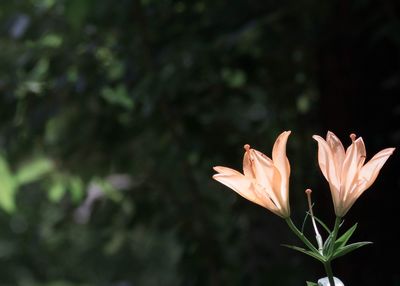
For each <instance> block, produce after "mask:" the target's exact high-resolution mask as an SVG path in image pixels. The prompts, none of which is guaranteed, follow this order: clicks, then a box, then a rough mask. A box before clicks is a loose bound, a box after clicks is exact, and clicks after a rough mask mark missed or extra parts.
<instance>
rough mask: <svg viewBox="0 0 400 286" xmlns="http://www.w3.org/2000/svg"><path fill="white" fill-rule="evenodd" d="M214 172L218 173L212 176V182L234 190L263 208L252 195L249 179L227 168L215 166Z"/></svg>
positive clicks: (256, 197) (260, 202)
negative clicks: (214, 181)
mask: <svg viewBox="0 0 400 286" xmlns="http://www.w3.org/2000/svg"><path fill="white" fill-rule="evenodd" d="M214 170H215V171H217V172H218V173H219V174H215V175H214V176H213V179H214V180H216V181H218V182H220V183H221V184H223V185H225V186H227V187H228V188H230V189H232V190H234V191H235V192H236V193H238V194H239V195H241V196H242V197H244V198H245V199H247V200H249V201H252V202H254V203H256V204H259V205H262V206H264V205H263V202H262V201H261V200H260V198H259V196H258V195H256V194H255V193H254V188H253V187H252V180H251V179H248V178H246V177H245V176H244V175H243V174H241V173H239V172H238V171H236V170H233V169H231V168H227V167H221V166H217V167H214Z"/></svg>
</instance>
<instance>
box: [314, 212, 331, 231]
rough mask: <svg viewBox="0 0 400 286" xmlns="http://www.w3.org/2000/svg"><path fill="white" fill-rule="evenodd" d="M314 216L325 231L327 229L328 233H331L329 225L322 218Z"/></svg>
mask: <svg viewBox="0 0 400 286" xmlns="http://www.w3.org/2000/svg"><path fill="white" fill-rule="evenodd" d="M314 218H315V220H316V221H317V222H318V223H319V224H320V225H321V226H322V227H323V228H324V229H325V231H326V232H327V233H328V234H331V230H330V229H329V227H327V225H326V224H325V223H324V222H323V221H322V220H320V219H319V218H317V217H316V216H314Z"/></svg>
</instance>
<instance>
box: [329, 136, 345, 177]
mask: <svg viewBox="0 0 400 286" xmlns="http://www.w3.org/2000/svg"><path fill="white" fill-rule="evenodd" d="M326 143H328V145H329V148H330V149H331V151H332V155H333V158H334V160H335V165H336V170H337V176H338V178H339V177H340V174H341V171H342V165H343V161H344V158H345V155H346V153H345V151H344V147H343V144H342V142H341V141H340V139H339V138H338V137H337V136H336V135H335V134H334V133H333V132H331V131H328V133H327V134H326Z"/></svg>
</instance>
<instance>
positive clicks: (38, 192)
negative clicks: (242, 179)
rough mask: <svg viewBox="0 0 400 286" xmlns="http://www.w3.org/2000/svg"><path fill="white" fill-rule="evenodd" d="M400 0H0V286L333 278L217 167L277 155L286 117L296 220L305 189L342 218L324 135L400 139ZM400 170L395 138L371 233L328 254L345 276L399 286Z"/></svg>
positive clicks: (363, 226)
mask: <svg viewBox="0 0 400 286" xmlns="http://www.w3.org/2000/svg"><path fill="white" fill-rule="evenodd" d="M399 13H400V7H399V3H397V1H390V0H388V1H382V3H381V2H379V1H372V0H357V1H343V0H340V1H317V0H296V1H295V0H290V1H272V0H264V1H261V0H250V1H239V0H232V1H221V0H199V1H195V0H194V1H177V0H141V1H140V0H120V1H107V0H97V1H95V0H58V1H57V0H26V1H22V0H14V1H1V2H0V285H18V286H37V285H43V286H72V285H74V286H84V285H85V286H86V285H112V286H133V285H135V286H136V285H139V286H142V285H145V286H147V285H149V286H152V285H166V286H168V285H185V286H186V285H189V286H190V285H196V286H197V285H211V286H213V285H280V286H285V285H288V286H292V285H293V286H297V285H305V280H311V281H316V280H317V279H318V278H321V277H322V276H324V272H323V268H322V266H321V265H319V264H318V262H317V261H312V260H311V259H310V258H308V257H304V256H302V255H301V254H299V253H295V252H293V251H291V250H289V249H285V248H283V247H281V246H280V245H281V244H283V243H294V244H295V243H298V242H297V240H296V238H295V237H294V235H292V234H291V233H290V232H289V229H288V228H287V227H286V225H285V223H284V222H283V221H282V220H281V219H280V218H278V217H277V216H274V215H273V214H272V213H270V212H268V211H266V210H264V209H262V208H261V207H259V206H256V205H254V204H251V203H249V202H247V201H245V200H244V199H242V198H240V197H238V196H237V195H236V194H235V193H234V192H232V191H230V190H228V189H227V188H225V187H223V186H222V185H220V184H218V183H217V182H215V181H213V180H212V179H211V176H212V174H213V171H212V166H214V165H223V166H230V167H233V168H235V169H239V170H240V168H241V160H242V156H243V149H242V146H243V145H244V144H246V143H248V144H251V146H252V147H254V148H256V149H258V150H261V151H263V152H265V153H266V154H267V155H270V153H271V148H272V144H273V142H274V140H275V138H276V136H277V135H278V134H280V133H281V132H282V131H284V130H292V135H291V137H290V138H289V142H288V156H289V160H290V162H291V166H292V176H291V190H290V195H291V206H292V213H293V219H294V220H295V221H296V223H297V224H299V225H300V224H301V222H302V220H303V217H304V214H305V211H306V200H305V196H304V193H303V191H304V190H305V189H306V188H312V189H313V190H314V200H315V212H316V215H317V216H320V217H321V218H323V219H324V220H326V221H327V222H328V223H330V224H331V225H332V223H333V220H334V215H333V209H332V203H331V199H330V194H329V191H328V186H327V184H326V182H325V181H324V179H323V177H322V175H321V174H320V171H319V169H318V164H317V158H316V148H317V146H316V143H315V142H314V141H313V140H312V138H311V136H312V135H313V134H320V135H324V134H325V133H326V131H327V130H332V131H334V132H335V133H336V134H337V135H338V136H340V138H341V139H342V140H343V142H345V144H346V145H347V144H348V143H349V142H350V139H349V138H348V135H349V134H350V133H351V132H354V133H356V134H357V135H360V136H363V138H364V140H365V142H366V145H367V152H368V154H367V156H369V158H370V157H371V155H372V154H374V153H375V152H377V151H379V150H381V149H383V148H386V147H396V146H398V145H399V141H400V129H399V125H398V122H399V115H400V101H399V99H398V98H399V96H400V95H399V93H400V32H399V31H400V22H399V21H400V19H399ZM399 168H400V166H399V160H398V156H397V151H396V153H395V155H394V156H393V157H392V158H390V159H389V161H388V163H387V166H385V167H384V168H383V170H382V174H381V176H380V177H379V178H378V180H377V182H376V183H375V184H374V186H373V187H372V188H371V190H369V191H367V193H366V194H365V195H364V196H363V197H362V198H361V199H360V200H359V202H357V204H356V205H355V206H354V207H353V208H352V210H351V211H350V212H349V214H348V217H347V218H346V221H345V225H346V226H347V227H349V226H351V224H352V223H354V222H357V221H358V222H359V229H358V230H357V233H356V235H355V237H354V238H353V239H356V240H371V241H374V242H375V243H374V244H373V245H372V246H368V247H365V248H363V249H361V250H359V251H358V252H355V253H352V254H350V255H348V256H346V257H344V258H341V259H340V260H338V261H336V262H334V264H333V268H334V272H335V274H336V275H337V276H338V277H340V278H341V279H342V280H343V281H344V282H345V284H346V285H363V286H365V285H400V273H399V270H398V268H397V267H396V265H394V264H393V263H390V262H389V261H388V259H387V258H388V257H396V256H398V255H399V254H400V253H399V249H398V247H396V244H397V243H398V241H397V239H396V237H395V236H394V234H393V230H392V229H391V227H393V224H392V223H393V220H394V219H395V218H396V217H397V216H398V215H397V210H398V206H397V199H398V198H399V192H398V188H399V184H400V183H399V180H398V170H399ZM389 218H390V219H389ZM308 227H309V226H308ZM307 229H308V228H307ZM309 230H310V229H308V231H309Z"/></svg>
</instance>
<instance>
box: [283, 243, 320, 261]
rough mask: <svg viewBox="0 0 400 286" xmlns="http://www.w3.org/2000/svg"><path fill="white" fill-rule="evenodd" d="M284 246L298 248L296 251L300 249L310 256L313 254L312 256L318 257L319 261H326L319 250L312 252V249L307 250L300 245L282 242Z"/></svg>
mask: <svg viewBox="0 0 400 286" xmlns="http://www.w3.org/2000/svg"><path fill="white" fill-rule="evenodd" d="M282 246H284V247H287V248H290V249H293V250H296V251H299V252H301V253H304V254H306V255H308V256H311V257H312V258H315V259H317V260H318V261H321V262H325V259H324V257H322V256H321V255H320V254H319V253H318V252H316V253H315V252H312V251H310V250H306V249H304V248H301V247H298V246H294V245H288V244H282Z"/></svg>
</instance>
